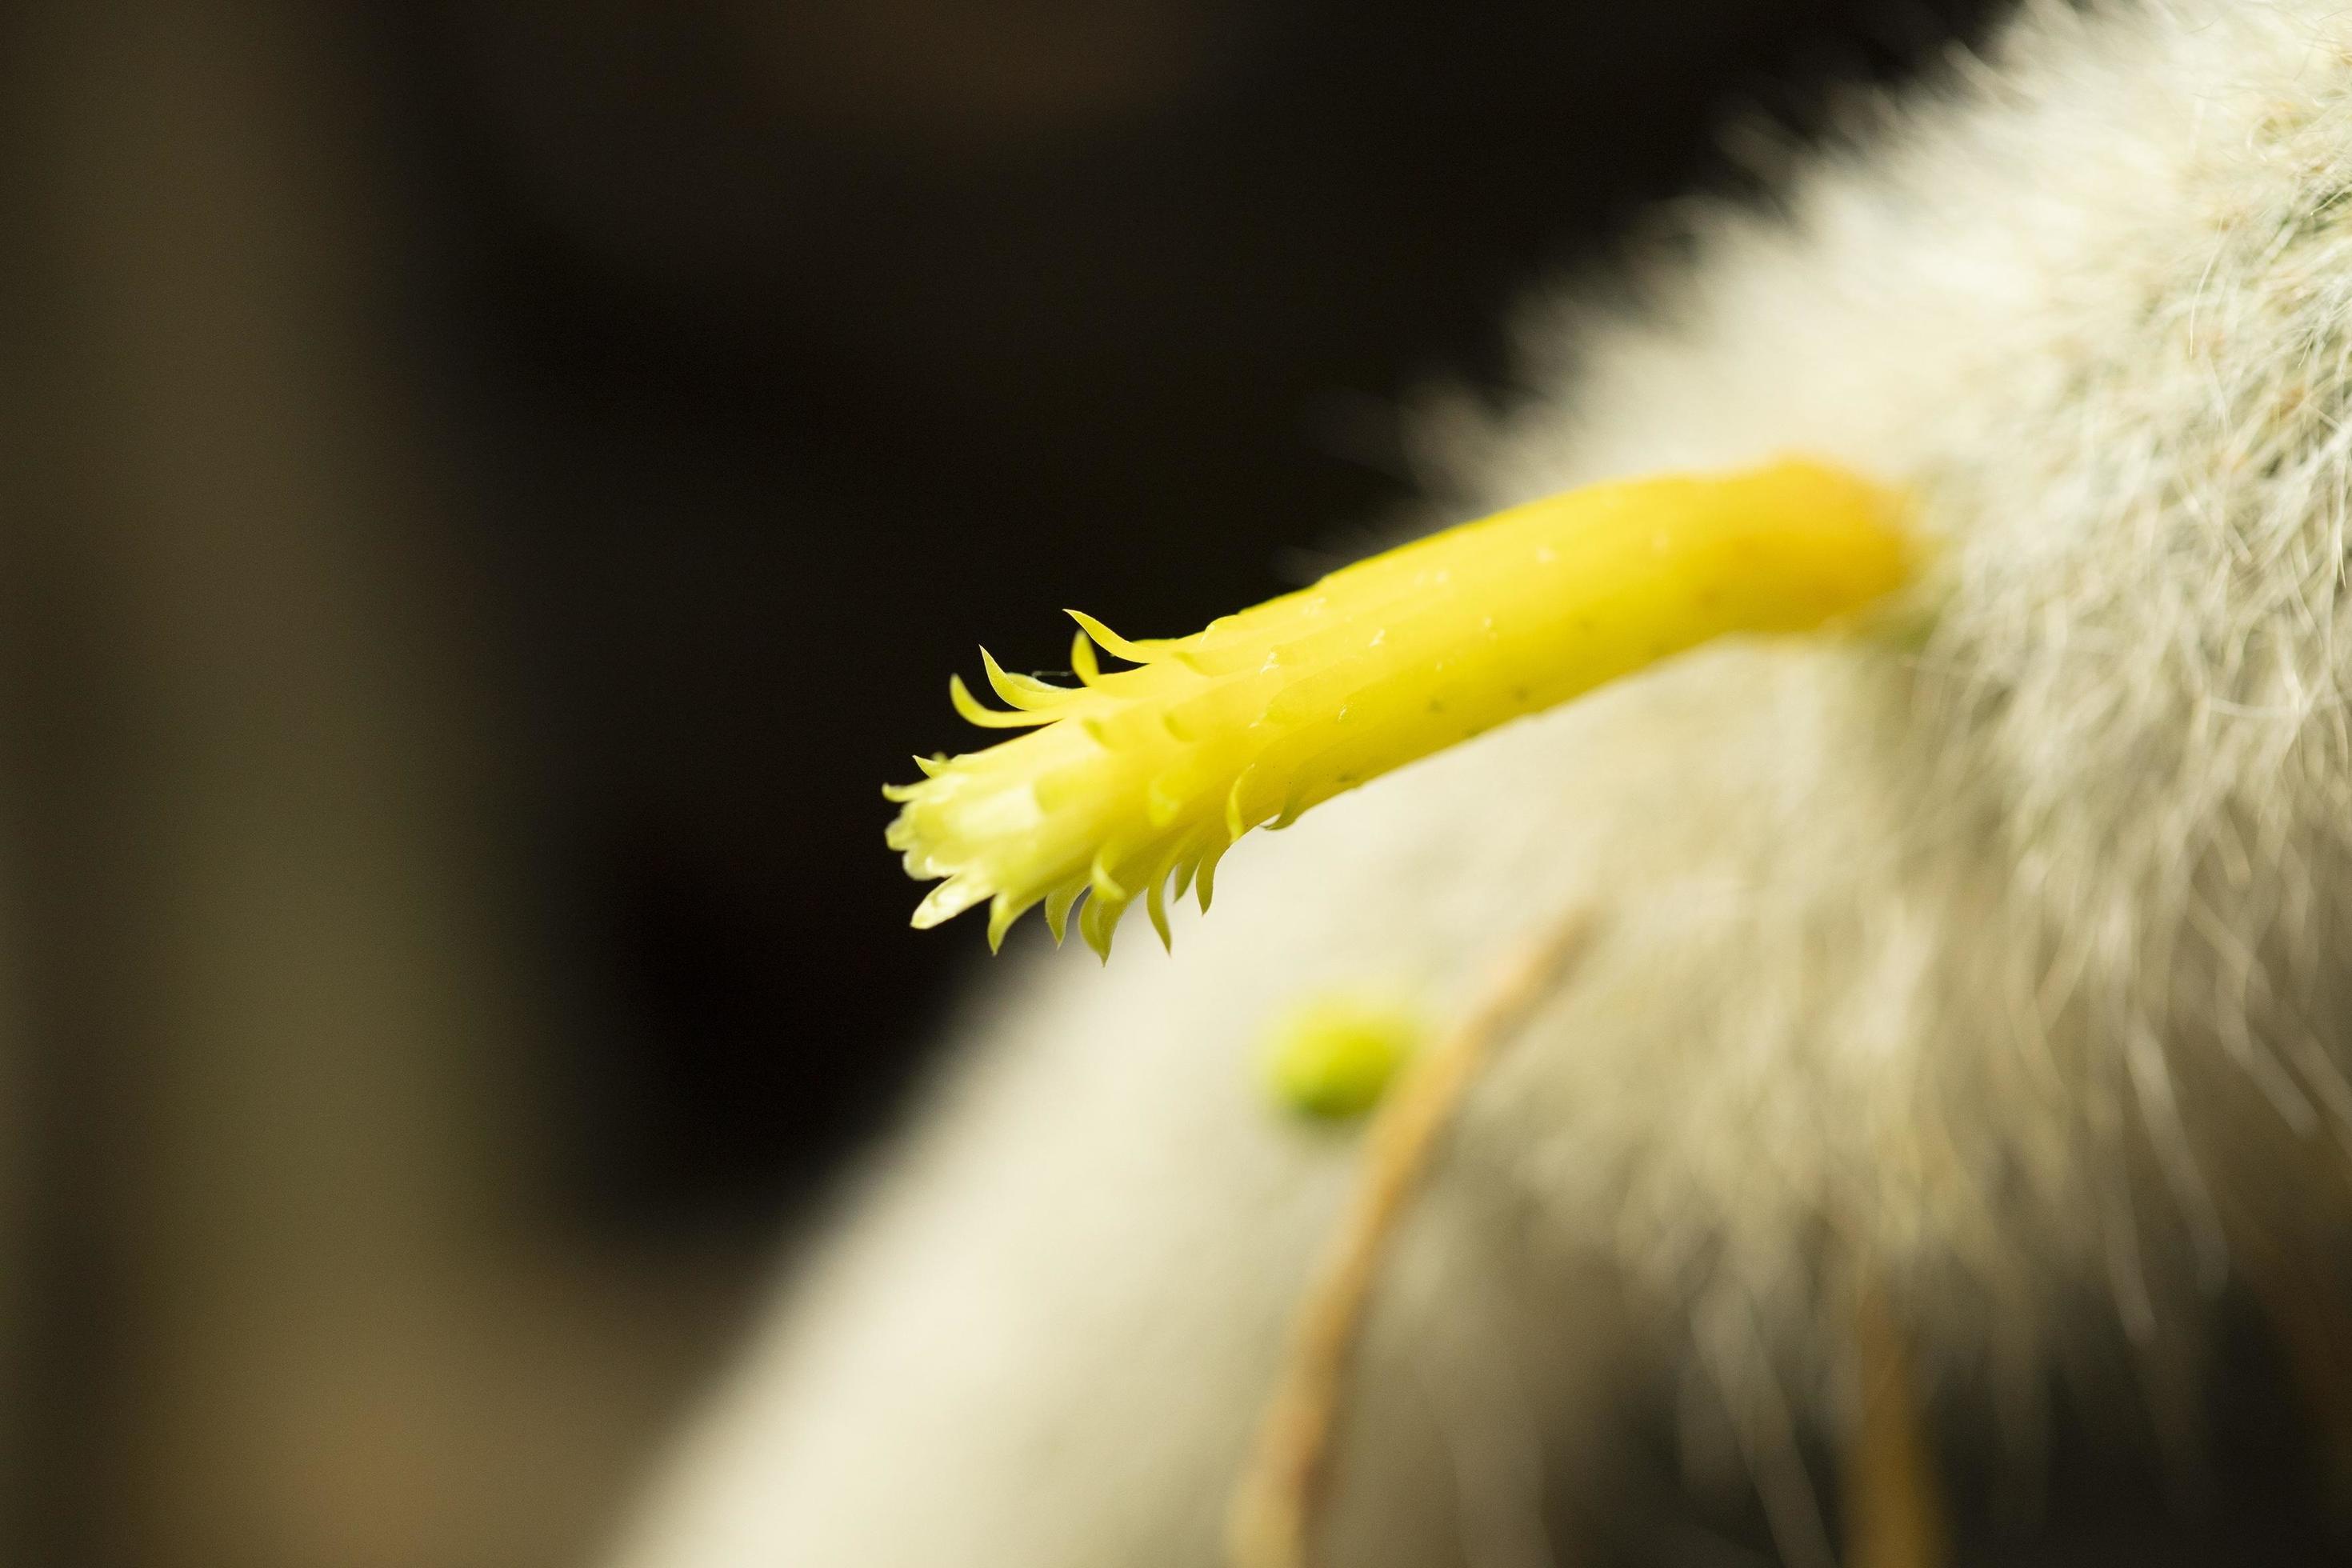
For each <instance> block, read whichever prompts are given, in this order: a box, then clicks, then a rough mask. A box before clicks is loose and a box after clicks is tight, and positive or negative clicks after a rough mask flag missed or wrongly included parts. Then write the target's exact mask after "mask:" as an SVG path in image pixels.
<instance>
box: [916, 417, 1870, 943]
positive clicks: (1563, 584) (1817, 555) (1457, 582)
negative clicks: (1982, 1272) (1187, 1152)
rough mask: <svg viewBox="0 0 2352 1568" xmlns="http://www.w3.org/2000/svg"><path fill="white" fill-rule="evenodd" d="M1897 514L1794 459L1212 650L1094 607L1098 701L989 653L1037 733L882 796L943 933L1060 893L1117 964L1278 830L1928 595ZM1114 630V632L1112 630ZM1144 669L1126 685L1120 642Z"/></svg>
mask: <svg viewBox="0 0 2352 1568" xmlns="http://www.w3.org/2000/svg"><path fill="white" fill-rule="evenodd" d="M1902 522H1903V513H1902V506H1901V502H1900V500H1899V499H1898V498H1897V497H1896V496H1895V494H1893V493H1891V492H1889V491H1887V490H1885V489H1880V488H1879V487H1877V486H1874V485H1873V484H1870V483H1868V482H1867V481H1865V480H1863V479H1857V478H1855V477H1853V475H1851V474H1848V473H1846V472H1844V471H1843V470H1840V469H1837V468H1829V467H1825V466H1823V465H1822V464H1819V463H1813V462H1807V461H1801V460H1788V461H1782V462H1778V463H1774V464H1772V465H1770V466H1769V467H1766V468H1758V469H1754V470H1751V471H1748V472H1745V473H1738V474H1732V475H1727V476H1724V477H1720V478H1696V477H1671V478H1660V479H1636V480H1631V481H1627V482H1623V483H1615V484H1603V485H1595V486H1592V487H1591V488H1589V489H1580V490H1573V491H1570V492H1569V493H1567V494H1564V495H1558V496H1552V497H1549V498H1548V499H1546V500H1539V501H1535V502H1532V503H1530V504H1528V505H1527V506H1521V507H1515V508H1513V509H1512V510H1508V511H1505V512H1500V513H1497V514H1496V515H1495V516H1493V517H1490V518H1486V519H1484V520H1482V521H1476V522H1469V523H1464V524H1462V525H1461V526H1459V527H1457V528H1452V529H1448V530H1446V531H1444V532H1441V533H1436V534H1433V535H1431V536H1429V537H1428V538H1425V539H1422V540H1419V541H1416V542H1412V543H1410V544H1406V545H1403V546H1402V547H1400V548H1398V549H1395V550H1391V551H1389V552H1385V553H1383V554H1381V555H1376V556H1373V557H1371V558H1370V560H1367V561H1363V562H1360V563H1357V564H1355V565H1353V566H1349V567H1346V568H1343V569H1342V570H1340V571H1338V572H1335V573H1333V574H1330V575H1329V576H1328V577H1326V578H1324V579H1323V580H1322V581H1321V582H1319V583H1317V584H1314V585H1313V586H1312V587H1309V588H1305V589H1302V590H1300V591H1299V592H1297V593H1295V594H1288V595H1284V596H1282V597H1281V598H1278V599H1272V600H1269V601H1267V602H1266V603H1265V604H1263V605H1257V606H1255V608H1252V609H1248V610H1244V611H1242V612H1241V613H1240V614H1238V615H1233V616H1224V617H1223V618H1222V619H1219V620H1216V621H1213V622H1212V623H1211V624H1210V625H1209V626H1208V627H1207V628H1206V629H1205V630H1202V631H1200V632H1197V633H1195V634H1193V635H1192V636H1191V637H1179V638H1172V639H1163V640H1156V641H1150V642H1129V641H1128V640H1126V639H1125V638H1122V637H1118V635H1117V634H1115V633H1113V632H1111V631H1110V630H1109V629H1108V627H1106V626H1102V625H1101V624H1100V623H1099V622H1097V621H1095V620H1094V619H1092V618H1091V617H1089V616H1083V615H1079V614H1077V613H1076V611H1073V612H1071V614H1072V616H1073V618H1075V619H1076V621H1077V623H1078V625H1079V627H1080V630H1079V632H1078V636H1077V640H1076V645H1075V647H1073V649H1072V652H1071V663H1072V666H1073V667H1074V668H1075V669H1076V675H1077V680H1078V684H1077V685H1076V686H1069V687H1064V686H1055V685H1050V684H1048V683H1046V682H1045V681H1042V680H1036V679H1031V678H1029V677H1026V676H1020V675H1011V674H1007V673H1006V672H1005V671H1004V670H1003V669H1002V668H999V667H998V666H997V664H996V661H995V660H994V659H992V658H989V657H988V654H987V651H986V650H985V649H983V650H982V654H981V657H982V660H983V661H984V662H985V664H986V667H987V672H988V680H989V684H990V686H991V687H992V689H994V690H995V692H996V694H997V696H998V697H1000V698H1001V699H1003V700H1004V701H1005V702H1006V703H1008V704H1010V706H1011V711H1004V710H992V709H988V708H984V707H982V705H981V704H980V703H979V702H978V701H976V700H974V699H973V698H972V696H971V692H970V691H969V690H967V689H965V687H964V685H963V682H962V680H961V679H951V680H950V687H949V695H950V698H951V699H952V700H954V703H955V705H956V708H957V710H958V711H960V712H961V713H962V714H963V715H964V717H966V718H967V719H969V720H971V721H972V722H973V723H976V724H980V725H982V726H986V727H990V728H1012V727H1027V726H1034V729H1032V731H1031V732H1030V733H1028V734H1025V735H1023V736H1021V737H1020V738H1018V739H1016V740H1012V741H1008V742H1004V743H1003V744H1001V745H997V746H993V747H991V748H989V749H987V750H985V751H980V752H969V753H967V754H965V755H963V756H960V757H954V758H948V759H933V760H929V761H924V760H923V759H917V761H918V765H919V766H920V767H921V768H922V770H923V772H924V773H926V774H927V775H928V776H927V777H925V778H924V779H922V780H921V781H919V783H916V784H907V785H898V786H892V787H890V788H888V789H886V790H885V791H884V794H885V795H887V796H888V797H889V798H890V799H892V800H894V801H898V802H899V803H901V805H900V810H899V813H898V818H897V820H895V821H894V822H892V823H891V825H890V829H889V834H888V842H889V844H890V847H892V848H894V849H898V850H902V851H904V852H905V856H906V866H907V870H908V874H909V875H911V876H914V877H917V878H919V879H930V878H944V879H945V880H943V881H941V882H940V885H939V886H938V887H936V888H934V889H931V892H930V895H929V897H928V898H926V899H925V900H923V901H922V904H921V906H920V907H919V908H918V909H917V910H916V911H915V918H914V923H915V924H916V925H917V926H918V927H928V926H933V925H937V924H939V923H940V921H945V920H948V919H950V917H952V916H954V915H957V914H959V913H961V912H962V911H963V910H967V909H970V908H971V906H972V905H974V904H977V903H980V902H981V901H982V900H987V901H988V903H989V942H990V945H991V946H994V945H995V944H997V943H998V942H1002V941H1003V935H1004V931H1005V929H1006V928H1007V927H1008V926H1010V925H1011V924H1012V923H1013V921H1014V920H1016V919H1018V918H1019V917H1020V916H1021V914H1022V913H1023V912H1024V911H1025V910H1029V909H1030V908H1032V907H1033V906H1034V905H1036V904H1038V903H1040V902H1042V903H1044V904H1045V918H1046V921H1047V922H1048V923H1049V924H1050V925H1051V926H1052V927H1053V931H1054V935H1055V940H1056V941H1059V940H1060V939H1061V936H1062V934H1063V930H1064V925H1065V921H1066V920H1067V918H1068V915H1069V911H1070V908H1071V906H1072V904H1073V903H1074V902H1075V901H1076V900H1077V898H1078V897H1079V895H1080V894H1081V893H1084V894H1087V895H1088V897H1087V904H1086V908H1085V910H1084V911H1083V912H1082V913H1081V915H1080V917H1079V929H1080V931H1082V932H1083V933H1084V935H1085V936H1086V939H1087V942H1088V944H1089V945H1091V946H1092V947H1093V948H1094V949H1095V950H1096V951H1097V952H1100V953H1103V954H1104V955H1106V956H1108V953H1109V950H1110V938H1111V932H1112V930H1113V928H1114V927H1115V926H1116V925H1117V924H1118V918H1119V916H1120V914H1121V913H1123V912H1124V911H1125V910H1126V908H1127V906H1128V905H1129V903H1130V902H1132V901H1133V900H1135V899H1137V898H1138V897H1142V898H1144V899H1145V900H1146V901H1147V904H1148V907H1149V909H1150V914H1151V919H1152V923H1153V925H1154V926H1155V927H1156V928H1157V929H1158V930H1159V932H1160V940H1161V941H1162V942H1166V941H1167V940H1168V922H1167V915H1166V911H1165V908H1164V904H1163V900H1164V898H1165V889H1166V888H1167V886H1168V884H1169V883H1170V882H1171V879H1172V880H1173V882H1174V884H1175V889H1176V892H1177V894H1178V895H1179V896H1180V897H1181V895H1182V893H1183V892H1184V890H1185V888H1186V887H1187V885H1188V884H1189V885H1192V886H1196V887H1197V888H1198V889H1199V896H1200V900H1201V906H1202V909H1204V910H1205V909H1206V908H1207V907H1208V905H1209V900H1210V894H1211V891H1212V889H1213V874H1214V871H1215V868H1216V863H1217V859H1218V858H1219V857H1220V856H1222V855H1223V853H1224V852H1225V850H1226V848H1227V847H1230V846H1231V845H1232V844H1233V842H1234V840H1235V839H1237V838H1239V837H1241V836H1242V835H1243V834H1244V833H1246V832H1248V831H1249V830H1250V829H1251V828H1252V827H1255V826H1260V825H1261V824H1265V823H1272V824H1273V825H1274V826H1277V827H1278V826H1284V825H1286V824H1287V823H1288V822H1289V821H1290V820H1291V819H1292V818H1294V817H1296V816H1297V815H1298V814H1299V813H1300V812H1302V811H1305V810H1306V809H1307V807H1309V806H1312V805H1318V804H1319V803H1320V802H1323V801H1326V800H1328V799H1329V798H1331V796H1333V795H1338V794H1339V793H1340V792H1342V791H1343V790H1348V789H1352V788H1354V787H1355V786H1356V785H1358V784H1362V783H1364V782H1365V781H1366V780H1368V779H1372V778H1376V777H1378V776H1379V775H1380V774H1381V773H1387V772H1388V771H1389V770H1390V769H1391V768H1396V767H1401V766H1402V765H1403V764H1404V763H1410V762H1412V761H1414V760H1415V759H1417V758H1421V757H1425V756H1427V755H1429V754H1430V753H1431V752H1436V751H1440V750H1443V749H1444V748H1445V747H1447V746H1451V745H1453V744H1454V743H1455V742H1460V741H1465V740H1467V739H1469V738H1470V737H1471V736H1473V735H1476V734H1480V733H1482V732H1483V731H1487V730H1491V729H1493V728H1494V727H1495V726H1496V725H1497V724H1501V723H1503V722H1505V721H1508V720H1512V719H1516V718H1519V717H1520V716H1522V715H1524V714H1528V713H1534V712H1538V711H1540V710H1543V709H1546V708H1549V707H1552V706H1554V705H1555V704H1558V703H1560V702H1564V701H1566V700H1569V699H1570V698H1572V697H1576V696H1579V695H1580V694H1582V693H1584V692H1587V691H1590V690H1591V689H1593V688H1594V687H1597V686H1600V685H1601V684H1603V683H1604V682H1607V681H1610V680H1612V679H1616V678H1618V677H1620V676H1623V675H1628V674H1631V673H1633V671H1635V670H1638V669H1641V668H1644V667H1646V666H1648V665H1651V664H1654V663H1656V662H1657V661H1658V660H1660V659H1663V658H1668V657H1670V656H1671V655H1674V654H1676V653H1679V652H1682V651H1683V650H1685V649H1686V648H1689V647H1695V646H1696V645H1697V644H1700V643H1703V642H1706V641H1708V640H1709V639H1711V638H1714V637H1722V636H1725V635H1727V634H1732V633H1776V632H1802V631H1811V630H1814V629H1816V628H1819V627H1821V626H1824V625H1826V624H1828V623H1830V622H1832V621H1833V620H1835V619H1837V618H1838V617H1840V616H1845V615H1847V614H1849V613H1851V612H1853V611H1855V610H1857V609H1860V608H1862V607H1863V606H1864V605H1869V604H1871V603H1873V602H1874V601H1875V600H1877V599H1879V598H1881V597H1883V596H1884V595H1886V594H1888V593H1890V592H1891V591H1893V590H1894V589H1895V588H1897V587H1900V586H1901V585H1903V584H1905V583H1906V581H1908V579H1909V578H1910V575H1911V572H1912V566H1913V559H1914V552H1913V547H1912V544H1911V541H1910V539H1909V537H1908V535H1907V534H1906V531H1904V529H1903V527H1902ZM1090 639H1091V640H1090ZM1096 645H1099V646H1100V647H1102V648H1103V649H1104V650H1105V651H1107V652H1108V653H1111V654H1113V655H1116V656H1117V657H1118V658H1122V659H1126V660H1129V661H1130V662H1131V663H1133V665H1134V666H1135V668H1131V669H1121V670H1116V671H1110V672H1106V671H1104V670H1102V669H1101V668H1099V667H1098V665H1097V661H1096V658H1095V647H1096Z"/></svg>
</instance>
